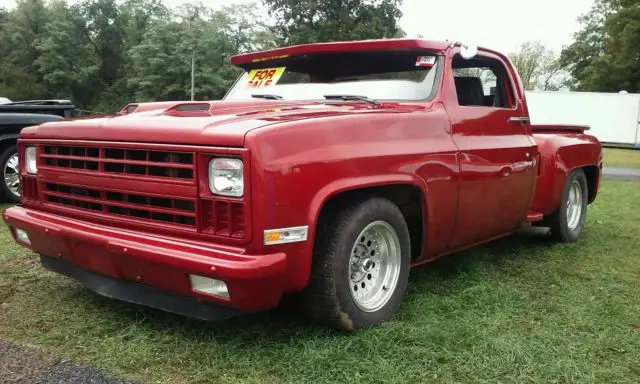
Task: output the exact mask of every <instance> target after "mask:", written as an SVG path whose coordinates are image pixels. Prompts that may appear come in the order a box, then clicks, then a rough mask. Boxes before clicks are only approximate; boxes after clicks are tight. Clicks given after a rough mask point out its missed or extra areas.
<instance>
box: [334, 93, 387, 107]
mask: <svg viewBox="0 0 640 384" xmlns="http://www.w3.org/2000/svg"><path fill="white" fill-rule="evenodd" d="M324 98H325V99H327V100H344V101H364V102H367V103H371V104H373V105H380V103H378V102H377V101H375V100H371V99H370V98H368V97H367V96H358V95H324Z"/></svg>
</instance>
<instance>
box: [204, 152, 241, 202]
mask: <svg viewBox="0 0 640 384" xmlns="http://www.w3.org/2000/svg"><path fill="white" fill-rule="evenodd" d="M209 189H210V190H211V192H212V193H215V194H216V195H223V196H233V197H240V196H242V194H243V193H244V176H243V173H242V160H238V159H213V160H211V161H210V162H209Z"/></svg>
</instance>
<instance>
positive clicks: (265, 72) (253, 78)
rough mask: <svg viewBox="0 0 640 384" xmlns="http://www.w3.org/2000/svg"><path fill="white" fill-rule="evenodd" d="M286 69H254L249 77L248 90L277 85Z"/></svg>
mask: <svg viewBox="0 0 640 384" xmlns="http://www.w3.org/2000/svg"><path fill="white" fill-rule="evenodd" d="M284 70H285V67H279V68H264V69H252V70H251V71H250V72H249V76H248V77H247V79H248V83H247V87H248V88H266V87H271V86H273V85H276V84H277V83H278V80H280V77H281V76H282V74H283V73H284Z"/></svg>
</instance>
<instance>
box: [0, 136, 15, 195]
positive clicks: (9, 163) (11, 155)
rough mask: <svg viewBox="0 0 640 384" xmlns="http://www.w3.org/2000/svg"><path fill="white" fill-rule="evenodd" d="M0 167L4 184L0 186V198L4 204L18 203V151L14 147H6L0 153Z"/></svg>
mask: <svg viewBox="0 0 640 384" xmlns="http://www.w3.org/2000/svg"><path fill="white" fill-rule="evenodd" d="M0 167H2V170H3V176H4V182H3V183H1V185H0V198H2V201H3V202H6V203H17V202H19V201H20V173H19V171H18V151H17V149H16V146H15V145H11V146H8V147H6V148H5V149H4V150H3V151H2V152H1V153H0Z"/></svg>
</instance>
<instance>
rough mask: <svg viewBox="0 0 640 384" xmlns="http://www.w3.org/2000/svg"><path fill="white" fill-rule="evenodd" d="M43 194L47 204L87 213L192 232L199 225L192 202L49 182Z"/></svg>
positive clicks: (193, 201) (193, 202)
mask: <svg viewBox="0 0 640 384" xmlns="http://www.w3.org/2000/svg"><path fill="white" fill-rule="evenodd" d="M43 194H44V196H45V199H46V201H47V202H48V203H52V204H58V205H64V206H67V207H73V208H78V209H81V210H85V211H96V212H102V213H103V214H106V215H117V216H129V217H136V218H140V219H147V220H152V221H159V222H165V223H174V224H178V225H181V226H187V227H192V228H195V225H196V219H195V217H196V213H195V200H191V199H175V198H165V197H156V196H149V195H143V194H130V193H121V192H112V191H106V190H98V189H89V188H82V187H76V186H71V185H65V184H58V183H50V182H48V183H46V184H45V190H44V191H43Z"/></svg>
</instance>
